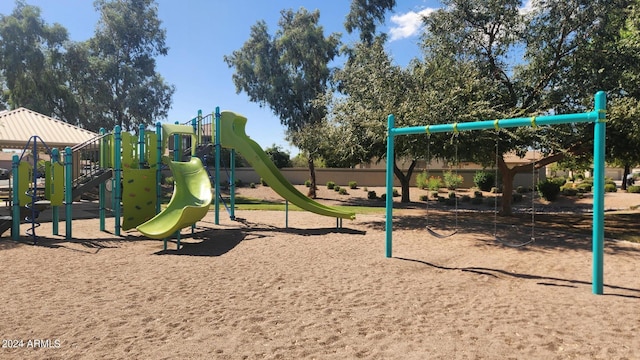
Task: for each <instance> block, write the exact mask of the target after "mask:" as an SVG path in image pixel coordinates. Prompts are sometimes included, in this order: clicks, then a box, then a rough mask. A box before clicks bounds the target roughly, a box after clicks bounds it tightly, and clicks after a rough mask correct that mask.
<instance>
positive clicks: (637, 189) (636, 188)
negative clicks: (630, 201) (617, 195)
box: [627, 185, 640, 194]
mask: <svg viewBox="0 0 640 360" xmlns="http://www.w3.org/2000/svg"><path fill="white" fill-rule="evenodd" d="M627 192H628V193H635V194H637V193H640V186H638V185H631V186H628V187H627Z"/></svg>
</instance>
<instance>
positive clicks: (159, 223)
mask: <svg viewBox="0 0 640 360" xmlns="http://www.w3.org/2000/svg"><path fill="white" fill-rule="evenodd" d="M165 159H166V158H165ZM168 162H169V168H170V169H171V174H172V175H173V179H174V191H173V196H172V197H171V200H170V201H169V205H167V208H166V209H164V210H163V211H162V212H160V213H159V214H158V215H156V216H155V217H153V218H152V219H151V220H149V221H147V222H145V223H143V224H140V225H138V227H136V230H138V231H139V232H141V233H142V234H144V235H145V236H147V237H149V238H151V239H166V238H168V237H170V236H171V235H173V234H174V233H175V232H176V231H178V230H180V229H182V228H185V227H187V226H191V225H193V224H195V223H196V222H198V221H200V220H201V219H202V218H203V217H204V216H205V215H206V214H207V211H209V204H210V203H211V200H212V199H213V195H212V193H211V182H210V181H209V175H208V174H207V170H206V169H205V168H204V167H203V166H202V162H201V161H200V159H199V158H197V157H192V158H191V161H189V162H180V161H170V160H169V161H168Z"/></svg>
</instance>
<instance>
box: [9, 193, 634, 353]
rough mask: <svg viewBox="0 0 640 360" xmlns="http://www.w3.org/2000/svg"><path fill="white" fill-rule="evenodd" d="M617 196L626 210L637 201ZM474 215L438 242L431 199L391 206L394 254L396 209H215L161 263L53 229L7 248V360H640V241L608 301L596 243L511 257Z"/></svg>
mask: <svg viewBox="0 0 640 360" xmlns="http://www.w3.org/2000/svg"><path fill="white" fill-rule="evenodd" d="M379 191H380V190H379ZM350 192H351V193H352V194H351V195H349V198H348V199H345V198H342V199H341V198H339V197H337V195H334V194H333V193H332V192H330V191H328V190H326V189H321V191H320V194H319V195H320V198H321V199H320V201H321V202H326V203H330V204H334V203H340V202H342V203H344V202H353V203H356V202H359V201H364V200H363V199H364V196H363V195H362V194H364V191H362V189H360V190H353V191H350ZM357 192H361V193H357ZM382 192H383V191H382ZM413 192H414V193H416V195H415V196H417V195H419V193H418V191H413ZM241 193H242V194H243V195H245V196H251V197H262V198H270V197H273V196H274V195H273V194H271V193H270V192H269V189H268V188H258V189H243V190H241ZM379 193H381V192H379ZM273 198H274V199H275V198H276V197H273ZM412 200H415V199H412ZM605 201H606V207H607V208H609V209H617V210H628V209H629V208H633V207H635V206H636V205H638V204H640V195H636V194H623V193H621V194H616V195H614V196H607V197H606V199H605ZM583 202H584V203H585V204H587V203H588V202H589V199H584V201H582V200H580V201H573V202H572V205H571V206H573V207H574V208H575V209H578V208H580V204H582V203H583ZM544 205H545V204H539V207H538V209H539V211H545V207H544ZM547 205H548V204H547ZM84 206H85V207H87V206H90V205H87V204H84ZM554 206H555V207H556V208H560V209H561V210H567V209H566V208H563V207H562V206H560V205H558V204H555V205H554ZM567 206H569V205H567ZM434 207H435V206H434ZM78 208H79V209H80V208H81V207H80V206H79V207H78ZM556 208H551V207H549V208H547V210H546V211H548V212H551V210H552V209H556ZM434 210H435V211H436V212H435V213H434V214H435V215H434V216H433V217H435V218H439V213H438V212H437V211H438V209H434ZM440 210H442V209H440ZM449 210H450V209H449ZM556 210H557V209H556ZM78 212H80V210H78ZM92 213H94V212H93V210H91V209H89V210H88V211H86V213H85V214H84V215H85V216H79V217H87V216H86V215H87V214H88V215H89V217H90V216H91V214H92ZM630 213H631V214H632V216H635V219H638V217H637V215H638V213H637V212H636V211H631V212H630ZM474 214H475V217H473V221H472V220H470V219H471V218H467V217H462V216H461V218H460V219H459V227H458V229H459V232H458V233H457V234H456V235H455V236H451V237H448V238H436V237H433V236H430V235H429V234H428V233H427V232H426V231H425V219H426V217H425V206H424V204H420V203H419V201H416V202H415V203H413V204H412V205H410V206H404V207H403V209H400V210H396V211H395V212H394V232H393V241H394V242H393V256H392V257H391V258H386V257H385V234H384V215H383V214H369V215H358V216H357V219H356V220H354V221H346V220H345V221H344V223H343V228H342V229H336V228H335V225H336V221H335V219H332V218H326V217H321V216H318V215H315V214H311V213H307V212H290V213H289V219H288V223H289V228H284V224H285V215H284V213H283V212H278V211H237V213H236V215H237V216H238V218H239V220H240V221H231V220H230V219H229V218H228V217H227V216H225V214H224V213H223V214H222V216H221V217H220V224H219V225H215V224H214V221H213V214H210V215H209V216H207V217H206V218H205V219H204V220H203V221H201V222H199V223H198V224H197V226H196V228H195V229H194V234H191V231H190V230H189V229H187V230H185V231H183V234H184V235H183V237H182V247H181V248H180V249H179V250H177V249H176V244H175V243H170V244H169V249H168V250H166V251H164V250H162V242H161V241H159V240H150V239H146V238H144V237H143V236H141V234H139V233H137V232H135V231H129V232H124V233H123V234H122V235H123V236H121V237H117V236H114V235H113V233H112V232H113V231H112V229H113V221H112V219H108V221H107V229H108V230H109V231H108V232H100V231H98V229H99V221H98V220H97V219H95V218H93V219H92V218H87V219H79V220H74V222H73V236H74V239H73V240H70V241H67V240H65V239H64V236H57V235H52V229H51V227H52V225H51V223H50V222H44V223H42V225H41V226H40V227H39V228H37V233H38V234H39V236H40V238H39V242H38V246H33V245H30V244H28V241H29V238H28V237H26V236H23V239H24V240H25V242H14V241H11V240H10V239H9V238H8V235H7V234H5V237H4V238H3V239H2V240H0V269H1V272H0V273H1V274H2V275H3V281H1V282H0V304H2V305H1V309H2V321H0V337H1V338H2V348H0V358H2V359H303V358H305V359H307V358H308V359H637V358H639V357H640V337H639V336H638V334H639V332H640V312H639V311H638V308H639V306H640V278H639V277H638V274H637V271H638V264H640V262H639V260H640V244H637V243H632V242H627V241H619V240H616V239H609V238H608V239H607V241H606V244H605V258H604V259H605V261H604V293H605V294H604V295H602V296H599V295H593V294H592V285H591V281H592V253H591V249H590V243H591V239H590V236H589V235H585V233H584V232H580V231H575V232H572V231H566V230H563V231H559V232H555V231H556V230H554V229H553V228H545V227H543V226H539V228H538V229H536V242H535V243H534V244H533V245H531V246H527V247H521V248H511V247H505V246H502V245H501V244H500V243H497V242H496V241H495V237H494V236H493V233H492V229H493V226H492V223H493V220H494V217H493V215H492V214H491V211H476V212H474ZM74 216H75V213H74ZM442 216H448V217H449V221H448V222H446V223H444V224H445V225H443V223H439V224H438V225H441V227H440V228H439V230H440V231H442V232H447V231H451V224H452V222H451V219H452V218H451V212H450V211H448V212H446V213H443V214H442ZM465 221H467V223H466V224H465ZM27 226H28V225H22V234H23V235H24V231H25V230H26V227H27ZM507 229H508V230H507V231H506V232H511V236H512V237H516V238H517V237H521V238H523V239H526V238H527V237H528V236H529V233H528V231H529V228H526V227H508V228H507ZM64 230H65V227H64V224H61V226H60V232H61V233H63V234H64ZM505 236H506V235H505ZM12 340H15V341H12Z"/></svg>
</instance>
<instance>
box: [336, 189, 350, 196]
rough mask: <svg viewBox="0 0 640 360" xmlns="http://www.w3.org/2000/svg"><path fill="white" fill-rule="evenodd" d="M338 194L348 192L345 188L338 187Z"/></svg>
mask: <svg viewBox="0 0 640 360" xmlns="http://www.w3.org/2000/svg"><path fill="white" fill-rule="evenodd" d="M338 194H340V195H348V194H349V193H347V189H346V188H340V190H339V191H338Z"/></svg>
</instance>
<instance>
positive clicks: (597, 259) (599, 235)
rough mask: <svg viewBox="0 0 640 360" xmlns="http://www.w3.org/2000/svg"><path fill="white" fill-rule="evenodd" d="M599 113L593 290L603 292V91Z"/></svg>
mask: <svg viewBox="0 0 640 360" xmlns="http://www.w3.org/2000/svg"><path fill="white" fill-rule="evenodd" d="M595 111H596V112H597V114H598V118H597V120H596V123H595V126H594V130H593V131H594V133H593V137H594V144H593V170H594V174H593V234H592V237H593V240H592V247H593V249H592V251H593V282H592V292H593V293H594V294H597V295H602V294H603V290H604V289H603V277H604V265H603V263H604V261H603V259H604V181H605V170H604V166H605V139H606V136H605V135H606V111H607V98H606V94H605V93H604V92H602V91H600V92H598V93H597V94H596V97H595Z"/></svg>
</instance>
